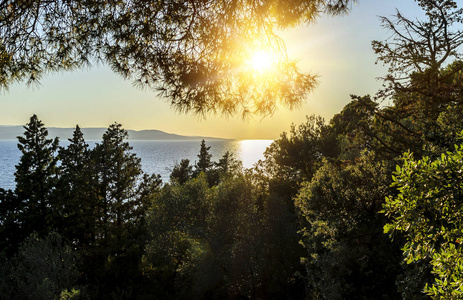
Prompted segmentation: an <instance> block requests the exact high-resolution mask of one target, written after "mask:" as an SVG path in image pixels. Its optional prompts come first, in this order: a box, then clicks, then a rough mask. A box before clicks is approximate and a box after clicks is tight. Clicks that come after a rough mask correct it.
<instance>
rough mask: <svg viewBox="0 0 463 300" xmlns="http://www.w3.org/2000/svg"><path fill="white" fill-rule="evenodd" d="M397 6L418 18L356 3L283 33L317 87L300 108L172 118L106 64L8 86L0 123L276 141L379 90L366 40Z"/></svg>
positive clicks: (411, 8)
mask: <svg viewBox="0 0 463 300" xmlns="http://www.w3.org/2000/svg"><path fill="white" fill-rule="evenodd" d="M395 8H398V9H399V10H400V11H401V12H402V13H403V14H404V15H405V16H407V17H409V18H412V19H413V18H415V17H417V16H418V15H420V14H421V11H420V10H419V8H418V5H417V4H416V3H415V1H413V0H358V4H357V5H354V6H353V7H352V10H351V12H350V13H349V14H348V15H346V16H338V17H322V18H320V19H319V20H318V22H317V23H316V24H313V25H310V26H304V27H298V28H295V29H290V30H287V31H285V33H284V38H285V40H286V43H287V49H288V52H289V54H290V57H291V58H292V59H297V60H299V63H298V66H299V68H300V69H301V70H303V71H308V72H310V73H312V74H317V75H319V76H320V77H319V85H318V87H317V88H316V90H315V92H313V93H312V94H310V95H309V96H308V97H307V100H306V103H305V105H303V106H302V107H301V108H299V109H297V110H293V111H290V110H289V109H287V108H284V107H282V108H280V109H279V110H278V111H277V112H276V113H275V114H274V115H273V116H269V117H266V118H264V119H261V118H260V117H258V116H256V117H255V118H254V119H249V120H245V121H243V120H242V119H241V118H240V117H239V116H236V117H231V118H224V117H221V116H213V115H211V116H208V117H207V119H206V120H200V119H198V118H197V117H195V116H194V115H193V114H190V115H185V114H178V113H176V112H175V111H174V110H173V109H171V108H170V106H169V104H168V103H167V102H166V101H165V100H164V99H160V98H158V97H157V96H156V93H155V92H152V91H149V90H140V89H138V88H136V87H134V86H133V85H132V83H131V82H130V81H125V80H123V79H122V77H120V76H119V75H117V74H114V73H112V72H111V71H110V70H109V69H108V68H107V67H106V66H104V65H100V66H93V67H92V68H91V69H89V70H80V71H73V72H66V73H57V74H54V75H51V76H48V77H46V78H45V79H43V80H42V81H41V84H40V85H39V86H38V87H27V86H26V84H25V83H23V84H15V85H13V86H11V87H10V89H9V90H8V91H1V92H0V93H1V94H0V125H24V124H25V123H27V122H28V120H29V118H30V116H32V115H33V114H37V115H38V117H39V118H40V119H41V120H42V121H43V122H44V123H45V126H46V127H74V126H75V125H76V124H79V126H80V127H107V126H108V125H109V124H111V123H113V122H118V123H121V124H122V125H123V127H124V128H126V129H134V130H142V129H158V130H162V131H165V132H169V133H175V134H181V135H200V136H211V137H223V138H231V139H277V138H278V137H279V135H280V134H281V133H282V132H283V131H289V128H290V126H291V124H292V123H294V124H296V125H297V124H300V123H302V122H304V121H305V116H306V115H312V114H315V115H321V116H323V117H324V118H325V120H326V121H329V119H330V118H331V117H332V116H333V115H334V114H336V113H338V112H340V111H341V109H342V108H343V107H344V106H345V105H346V104H347V103H348V102H349V101H350V97H349V95H350V94H356V95H366V94H371V95H374V94H375V93H376V91H377V90H378V89H379V88H380V87H381V82H380V81H378V80H377V79H376V78H377V77H379V76H382V75H384V74H385V71H386V68H385V67H383V66H381V65H375V60H376V57H375V55H374V53H373V50H372V49H371V41H372V40H384V39H385V38H386V37H387V36H388V34H389V33H388V32H387V31H386V30H384V29H382V28H381V27H380V22H379V19H378V16H379V15H383V16H391V15H393V14H394V13H395Z"/></svg>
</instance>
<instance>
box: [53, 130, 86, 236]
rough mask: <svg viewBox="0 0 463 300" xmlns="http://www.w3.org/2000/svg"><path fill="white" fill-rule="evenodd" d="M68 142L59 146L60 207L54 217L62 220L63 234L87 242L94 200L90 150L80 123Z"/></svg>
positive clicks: (58, 189) (61, 228)
mask: <svg viewBox="0 0 463 300" xmlns="http://www.w3.org/2000/svg"><path fill="white" fill-rule="evenodd" d="M69 142H70V144H69V145H68V146H67V147H66V148H64V147H61V148H60V150H59V158H60V162H61V164H60V167H59V169H60V178H59V184H58V186H57V194H58V202H59V210H58V214H57V215H56V216H55V217H56V218H57V219H59V220H60V223H59V230H60V232H62V234H63V236H64V237H66V238H68V239H70V240H73V241H74V242H77V241H80V242H83V243H85V242H86V241H89V239H91V238H92V237H93V234H92V233H93V232H94V228H93V227H94V225H93V224H94V203H92V201H91V197H92V189H91V188H89V187H90V183H91V172H90V150H89V147H88V144H87V143H86V142H85V140H84V135H83V133H82V131H81V130H80V127H79V126H78V125H77V126H76V129H75V131H74V133H73V137H72V138H71V139H69Z"/></svg>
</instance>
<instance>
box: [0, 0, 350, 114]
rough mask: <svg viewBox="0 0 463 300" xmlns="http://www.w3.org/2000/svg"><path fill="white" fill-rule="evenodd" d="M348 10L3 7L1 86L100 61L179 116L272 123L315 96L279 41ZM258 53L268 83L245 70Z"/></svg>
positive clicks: (306, 5) (203, 5) (201, 5)
mask: <svg viewBox="0 0 463 300" xmlns="http://www.w3.org/2000/svg"><path fill="white" fill-rule="evenodd" d="M351 2H352V1H350V0H328V1H312V0H308V1H276V2H275V1H270V0H267V1H260V2H252V1H251V2H249V1H244V0H240V1H232V2H228V1H225V2H220V1H219V2H217V1H213V0H207V1H197V0H195V1H186V2H185V1H177V0H169V1H154V0H151V1H145V0H143V1H139V0H137V1H115V0H111V1H103V0H96V1H95V0H91V1H90V0H86V1H46V2H42V1H22V2H17V1H2V2H1V4H0V28H1V30H0V40H1V41H2V42H1V44H0V53H1V56H0V86H2V87H8V86H11V84H12V83H14V82H17V81H22V80H27V82H28V83H34V82H37V81H38V80H40V79H41V78H42V77H43V76H44V75H47V74H48V73H51V72H56V71H62V70H73V69H76V68H79V67H82V66H89V65H91V64H92V63H94V62H98V61H104V62H105V63H107V64H108V65H109V66H110V67H111V68H112V69H113V71H115V72H116V73H118V74H120V75H122V76H123V77H124V78H126V79H132V80H133V81H134V83H135V84H136V85H138V86H142V87H150V88H155V89H158V90H159V91H160V94H161V95H164V96H165V97H167V98H168V100H169V101H170V102H171V103H172V105H173V106H174V107H176V108H177V109H179V110H181V111H193V112H196V113H207V112H222V113H224V114H232V113H236V112H241V113H243V114H247V113H249V112H257V113H260V114H268V113H270V112H272V111H273V110H274V109H275V108H276V105H277V103H278V102H280V103H281V104H285V105H288V106H290V107H294V106H297V105H298V104H300V103H301V102H302V101H303V100H304V98H305V96H306V94H307V93H308V92H309V91H311V90H312V89H313V87H314V86H315V76H313V75H308V74H304V73H302V72H300V71H299V70H298V68H297V67H296V63H295V61H292V60H290V59H289V58H288V56H287V55H286V51H285V50H284V49H285V47H284V44H283V41H282V40H281V38H280V37H278V35H277V34H276V33H277V31H278V30H279V29H282V28H287V27H290V26H294V25H295V24H298V23H302V22H310V21H313V20H314V19H315V17H316V16H317V15H318V14H319V13H320V12H326V13H328V14H338V13H341V12H345V11H346V10H347V9H348V5H349V4H350V3H351ZM259 49H271V51H272V52H274V53H275V54H276V55H277V57H278V62H277V63H276V69H275V70H274V72H272V74H269V76H265V79H264V80H262V78H260V76H259V74H257V73H255V72H252V70H249V68H247V64H246V61H247V60H248V59H249V57H251V55H252V53H253V52H254V51H256V50H259Z"/></svg>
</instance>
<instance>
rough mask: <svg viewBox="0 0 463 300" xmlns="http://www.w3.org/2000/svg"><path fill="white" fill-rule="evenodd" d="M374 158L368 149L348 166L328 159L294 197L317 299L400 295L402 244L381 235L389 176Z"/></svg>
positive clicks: (312, 290) (312, 291) (310, 291)
mask: <svg viewBox="0 0 463 300" xmlns="http://www.w3.org/2000/svg"><path fill="white" fill-rule="evenodd" d="M372 158H373V157H372V155H371V154H370V155H369V154H368V153H366V152H364V153H362V156H361V157H360V158H359V159H358V160H357V162H356V163H352V164H349V165H344V166H343V165H341V164H336V163H333V162H329V161H327V160H325V161H324V163H323V166H322V167H321V168H320V169H318V171H317V172H316V174H315V175H314V177H313V179H312V181H310V182H306V183H304V185H303V187H302V188H301V190H300V191H299V194H298V195H297V197H296V198H295V205H296V207H297V209H298V211H299V214H300V216H301V217H302V220H303V221H304V222H303V223H302V229H301V233H302V235H303V236H302V240H301V242H302V244H303V246H304V248H305V250H306V255H305V257H304V258H303V259H302V261H303V263H304V265H305V267H306V268H307V292H308V294H309V295H310V297H312V298H314V299H353V298H355V299H373V298H377V297H379V296H380V295H381V297H383V296H384V297H386V298H392V299H395V298H397V297H398V293H397V289H396V285H395V278H396V277H397V275H398V274H400V271H401V270H400V250H399V249H400V248H399V245H397V244H396V245H394V244H393V243H391V242H390V241H388V239H387V237H386V236H384V235H382V227H383V225H384V224H385V218H384V217H382V216H381V215H380V214H378V212H379V211H380V210H381V208H382V204H383V202H384V198H385V196H386V195H387V194H388V191H389V183H390V181H391V180H390V179H389V177H388V176H387V175H388V172H387V169H386V168H385V166H383V164H382V163H380V162H375V161H374V160H373V159H372Z"/></svg>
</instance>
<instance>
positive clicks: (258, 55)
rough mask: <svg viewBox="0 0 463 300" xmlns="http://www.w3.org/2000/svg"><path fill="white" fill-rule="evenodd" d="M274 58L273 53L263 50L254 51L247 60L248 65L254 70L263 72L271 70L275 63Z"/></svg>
mask: <svg viewBox="0 0 463 300" xmlns="http://www.w3.org/2000/svg"><path fill="white" fill-rule="evenodd" d="M276 62H277V61H276V58H275V56H274V55H273V54H271V53H270V52H268V51H265V50H259V51H256V52H254V54H253V55H252V56H251V58H250V60H249V65H250V66H251V68H252V69H253V70H254V71H257V72H260V73H263V72H267V71H269V70H271V69H272V68H274V66H275V65H276Z"/></svg>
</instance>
